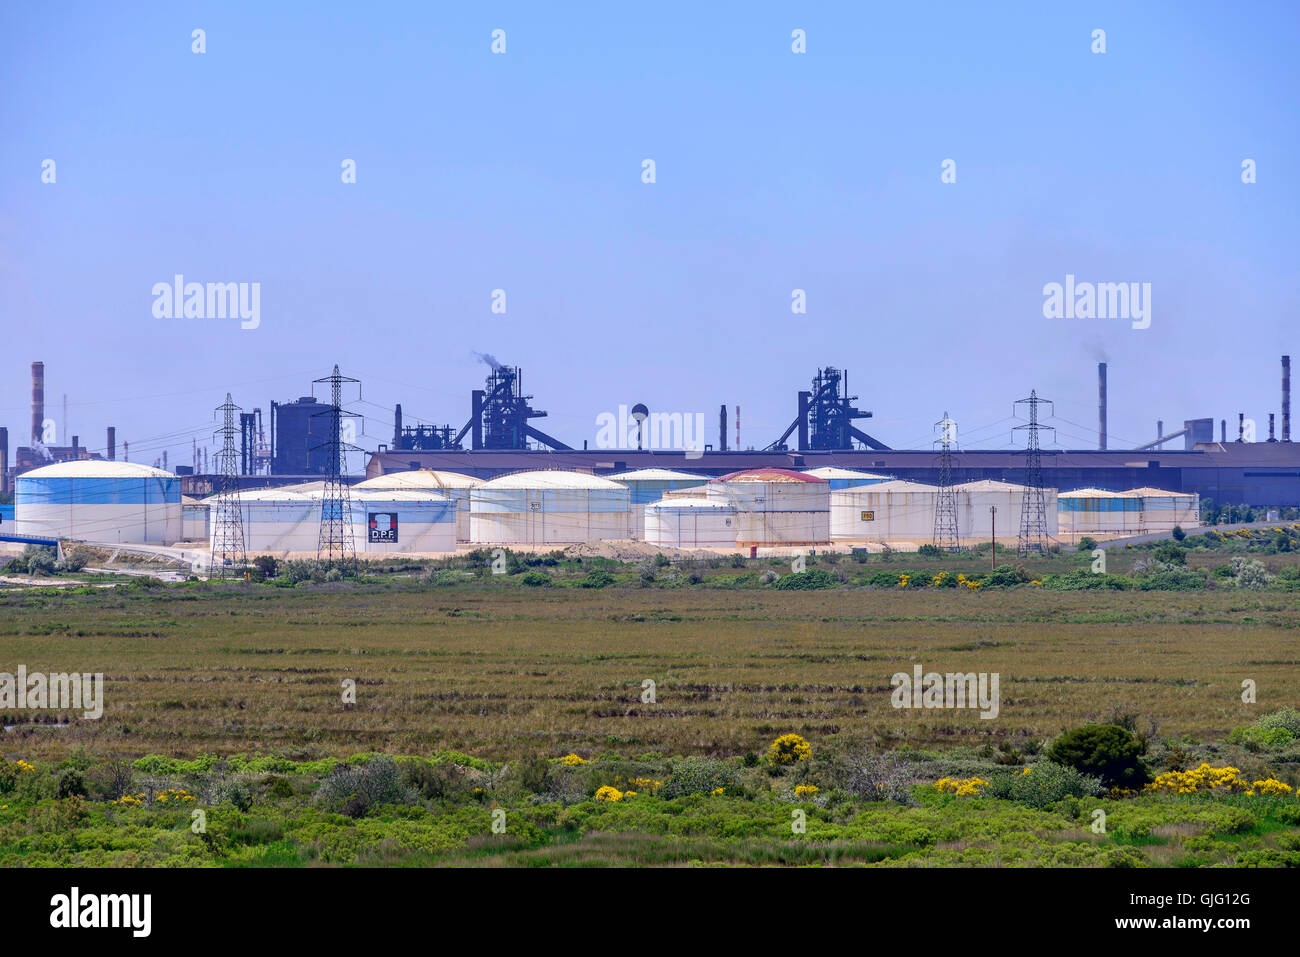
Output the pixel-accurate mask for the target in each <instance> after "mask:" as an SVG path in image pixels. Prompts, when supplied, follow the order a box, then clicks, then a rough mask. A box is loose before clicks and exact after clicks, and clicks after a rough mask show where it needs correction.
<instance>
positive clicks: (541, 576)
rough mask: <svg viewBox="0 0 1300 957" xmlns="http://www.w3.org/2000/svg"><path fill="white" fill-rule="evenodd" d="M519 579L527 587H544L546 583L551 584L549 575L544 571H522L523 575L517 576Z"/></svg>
mask: <svg viewBox="0 0 1300 957" xmlns="http://www.w3.org/2000/svg"><path fill="white" fill-rule="evenodd" d="M519 580H520V581H521V582H522V583H523V584H525V585H527V586H528V587H529V588H545V587H546V586H547V585H550V584H551V576H550V575H548V574H546V572H539V571H536V570H533V571H530V572H524V573H523V575H521V576H520V577H519Z"/></svg>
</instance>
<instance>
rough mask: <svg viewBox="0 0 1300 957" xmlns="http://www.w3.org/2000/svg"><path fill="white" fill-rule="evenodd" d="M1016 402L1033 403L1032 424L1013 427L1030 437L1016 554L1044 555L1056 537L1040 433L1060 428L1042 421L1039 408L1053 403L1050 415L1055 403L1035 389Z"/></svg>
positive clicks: (1030, 413) (1014, 430) (1030, 411)
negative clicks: (1049, 515)
mask: <svg viewBox="0 0 1300 957" xmlns="http://www.w3.org/2000/svg"><path fill="white" fill-rule="evenodd" d="M1015 405H1027V406H1029V423H1028V424H1027V425H1017V426H1016V427H1015V428H1014V429H1013V430H1012V431H1013V432H1019V431H1024V432H1025V433H1026V434H1027V438H1028V442H1027V444H1026V446H1025V491H1024V493H1023V494H1022V495H1021V497H1020V538H1019V540H1018V541H1017V542H1016V554H1017V555H1028V554H1030V553H1031V552H1037V553H1038V554H1040V555H1044V554H1046V553H1047V549H1048V547H1049V545H1050V544H1051V541H1052V536H1051V534H1050V533H1049V532H1048V530H1047V495H1046V493H1045V492H1044V491H1043V453H1042V451H1041V450H1040V448H1039V444H1038V432H1039V430H1040V429H1047V430H1048V431H1051V432H1053V433H1055V431H1056V430H1055V429H1053V428H1052V427H1051V426H1045V425H1039V424H1038V407H1039V406H1040V405H1046V406H1051V407H1052V410H1051V412H1050V413H1049V414H1055V406H1053V405H1052V402H1051V400H1050V399H1040V398H1039V397H1038V392H1037V390H1034V389H1030V390H1029V398H1027V399H1017V400H1016V402H1015Z"/></svg>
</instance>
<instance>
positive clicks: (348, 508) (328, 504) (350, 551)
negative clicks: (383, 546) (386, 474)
mask: <svg viewBox="0 0 1300 957" xmlns="http://www.w3.org/2000/svg"><path fill="white" fill-rule="evenodd" d="M326 382H328V383H329V387H330V402H329V408H327V409H326V410H325V411H324V412H317V413H316V414H315V415H313V416H312V418H313V419H316V418H320V419H323V420H324V423H323V424H324V425H325V427H326V428H327V429H328V430H329V432H328V436H329V437H328V438H327V439H326V440H325V441H324V442H322V443H321V444H320V445H316V446H313V447H312V449H311V451H312V452H316V451H317V450H320V451H321V452H323V453H324V456H325V491H324V493H323V494H322V495H321V500H320V537H319V538H318V539H317V542H316V561H318V562H320V563H322V564H325V565H330V566H332V567H336V568H338V569H339V570H340V571H341V572H342V573H343V574H344V575H349V574H352V573H354V572H355V571H356V564H357V546H356V540H355V536H354V534H353V531H352V497H351V491H350V490H349V488H348V483H347V477H346V476H347V459H346V454H347V453H348V452H360V451H361V449H359V448H358V447H357V446H355V445H350V444H349V443H347V442H345V441H344V440H343V420H344V419H345V418H349V417H355V416H356V413H355V412H345V411H344V410H343V384H344V383H345V382H346V383H356V384H357V398H358V399H359V398H360V397H361V388H360V380H358V379H349V378H348V377H347V376H345V375H340V374H339V367H338V366H337V365H336V366H334V371H333V373H331V374H330V375H328V376H325V377H324V378H323V379H315V380H313V382H312V385H313V392H312V394H313V395H315V386H316V385H320V384H323V383H326Z"/></svg>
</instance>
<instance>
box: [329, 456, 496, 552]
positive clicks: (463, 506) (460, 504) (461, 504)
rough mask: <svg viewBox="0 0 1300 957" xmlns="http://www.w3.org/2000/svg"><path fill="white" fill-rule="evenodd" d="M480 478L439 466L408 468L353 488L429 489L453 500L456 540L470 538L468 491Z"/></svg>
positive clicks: (358, 484) (481, 481)
mask: <svg viewBox="0 0 1300 957" xmlns="http://www.w3.org/2000/svg"><path fill="white" fill-rule="evenodd" d="M482 484H483V480H482V479H480V478H475V477H474V476H472V475H462V474H461V473H460V472H444V471H441V470H439V469H411V470H409V471H406V472H387V473H385V474H383V475H377V476H375V477H374V478H372V479H366V480H365V481H364V482H358V483H357V484H356V485H354V486H353V488H354V489H355V490H356V491H358V492H360V491H363V490H369V489H400V490H404V491H420V490H428V491H431V492H437V493H440V494H442V495H446V496H449V497H450V498H451V499H452V501H454V502H455V503H456V541H458V542H468V541H469V490H470V489H472V488H474V486H476V485H482Z"/></svg>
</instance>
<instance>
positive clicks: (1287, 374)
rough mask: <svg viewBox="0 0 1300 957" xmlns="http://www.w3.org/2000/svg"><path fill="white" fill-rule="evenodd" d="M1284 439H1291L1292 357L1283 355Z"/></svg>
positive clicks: (1287, 440)
mask: <svg viewBox="0 0 1300 957" xmlns="http://www.w3.org/2000/svg"><path fill="white" fill-rule="evenodd" d="M1282 441H1283V442H1290V441H1291V357H1290V356H1283V357H1282Z"/></svg>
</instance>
